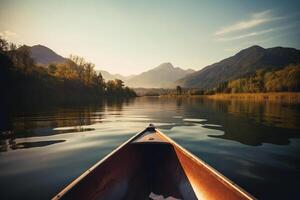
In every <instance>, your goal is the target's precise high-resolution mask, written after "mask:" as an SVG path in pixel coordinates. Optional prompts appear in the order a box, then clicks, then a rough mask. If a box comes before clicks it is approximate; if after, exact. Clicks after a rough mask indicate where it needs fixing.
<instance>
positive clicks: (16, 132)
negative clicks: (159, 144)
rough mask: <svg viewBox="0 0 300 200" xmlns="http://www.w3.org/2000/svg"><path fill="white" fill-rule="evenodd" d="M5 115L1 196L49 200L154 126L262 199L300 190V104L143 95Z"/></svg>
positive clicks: (284, 196)
mask: <svg viewBox="0 0 300 200" xmlns="http://www.w3.org/2000/svg"><path fill="white" fill-rule="evenodd" d="M0 119H1V127H0V128H1V130H2V131H1V140H0V199H2V200H6V199H13V200H14V199H39V200H40V199H50V198H51V197H53V196H54V195H55V194H56V193H57V192H59V191H60V190H61V189H62V188H63V187H64V186H66V185H67V184H68V183H70V182H71V181H72V180H73V179H75V178H76V177H77V176H79V175H80V174H81V173H83V172H84V171H85V170H87V169H88V168H89V167H90V166H92V165H93V164H95V163H96V162H97V161H99V160H100V159H101V158H103V157H104V156H105V155H107V154H108V153H110V152H111V151H112V150H113V149H114V148H116V147H117V146H119V145H120V144H121V143H123V142H124V141H126V140H127V139H129V138H130V137H131V136H133V135H134V134H135V133H137V132H139V131H141V130H142V129H144V128H145V127H146V126H147V125H148V124H149V123H154V124H155V125H156V126H157V127H158V128H159V129H160V130H161V131H162V132H164V133H165V134H167V135H168V136H169V137H171V138H172V139H174V140H175V141H176V142H178V143H179V144H180V145H182V146H183V147H184V148H186V149H187V150H189V151H190V152H192V153H193V154H195V155H197V156H198V157H200V158H201V159H202V160H204V161H205V162H207V163H208V164H210V165H211V166H212V167H214V168H215V169H217V170H218V171H219V172H221V173H222V174H224V175H225V176H226V177H228V178H229V179H231V180H232V181H234V182H235V183H237V184H238V185H239V186H241V187H242V188H244V189H245V190H246V191H248V192H249V193H250V194H252V195H253V196H255V197H257V198H259V199H297V198H298V197H299V195H300V190H299V180H300V156H299V155H300V139H299V136H300V105H290V104H284V103H275V102H249V101H237V100H230V101H225V100H208V99H205V98H177V99H176V98H159V97H140V98H136V99H131V100H127V101H117V102H102V103H99V104H98V105H91V106H64V107H49V108H44V109H41V108H39V109H31V110H22V109H19V110H14V111H5V112H2V113H1V118H0ZM120 167H121V166H120Z"/></svg>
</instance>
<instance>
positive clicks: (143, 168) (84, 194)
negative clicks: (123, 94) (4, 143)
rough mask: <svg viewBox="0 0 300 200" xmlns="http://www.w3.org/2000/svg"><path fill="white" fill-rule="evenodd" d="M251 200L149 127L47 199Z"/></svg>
mask: <svg viewBox="0 0 300 200" xmlns="http://www.w3.org/2000/svg"><path fill="white" fill-rule="evenodd" d="M151 192H153V193H155V194H159V195H163V196H164V197H165V198H166V197H174V198H177V199H191V200H194V199H225V200H226V199H230V200H231V199H232V200H235V199H254V198H253V197H252V196H251V195H249V194H248V193H247V192H245V191H244V190H243V189H241V188H239V187H238V186H236V185H235V184H233V183H232V182H231V181H229V180H228V179H227V178H225V177H224V176H222V175H221V174H220V173H218V172H217V171H216V170H214V169H213V168H212V167H210V166H208V165H207V164H206V163H204V162H203V161H202V160H200V159H199V158H197V157H196V156H194V155H192V154H191V153H190V152H188V151H186V150H185V149H184V148H182V147H181V146H179V145H178V144H177V143H175V142H174V141H173V140H171V139H170V138H168V137H167V136H166V135H164V134H163V133H161V132H160V131H159V130H157V129H155V128H153V127H150V128H148V129H146V130H144V131H142V132H141V133H139V134H137V135H135V136H134V137H132V138H131V139H129V140H128V141H127V142H125V143H124V144H123V145H121V146H120V147H119V148H117V149H116V150H115V151H113V152H112V153H111V154H110V155H108V156H107V157H105V158H104V159H103V160H101V161H100V162H98V163H97V164H96V165H94V166H93V167H92V168H91V169H89V170H88V171H86V172H85V173H84V174H83V175H81V176H80V177H79V178H77V179H76V180H74V181H73V182H72V183H71V184H70V185H68V186H67V187H66V188H65V189H64V190H62V192H60V193H59V194H58V195H56V196H55V197H54V198H53V199H54V200H58V199H75V200H76V199H95V200H96V199H105V200H106V199H107V200H115V199H148V197H149V195H150V193H151Z"/></svg>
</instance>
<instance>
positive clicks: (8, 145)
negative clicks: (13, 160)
mask: <svg viewBox="0 0 300 200" xmlns="http://www.w3.org/2000/svg"><path fill="white" fill-rule="evenodd" d="M65 141H66V140H50V141H36V142H16V141H15V140H12V139H8V140H1V141H0V142H1V145H0V151H10V150H16V149H27V148H35V147H44V146H48V145H52V144H56V143H61V142H65Z"/></svg>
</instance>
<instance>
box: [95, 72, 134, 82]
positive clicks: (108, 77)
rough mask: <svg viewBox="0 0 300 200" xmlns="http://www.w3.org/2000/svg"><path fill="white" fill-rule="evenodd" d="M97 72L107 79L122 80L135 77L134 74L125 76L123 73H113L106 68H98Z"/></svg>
mask: <svg viewBox="0 0 300 200" xmlns="http://www.w3.org/2000/svg"><path fill="white" fill-rule="evenodd" d="M97 72H98V73H99V72H100V73H101V75H102V77H103V78H104V79H105V80H114V79H120V80H122V81H126V80H128V79H130V78H132V77H134V75H130V76H123V75H121V74H111V73H109V72H108V71H104V70H97Z"/></svg>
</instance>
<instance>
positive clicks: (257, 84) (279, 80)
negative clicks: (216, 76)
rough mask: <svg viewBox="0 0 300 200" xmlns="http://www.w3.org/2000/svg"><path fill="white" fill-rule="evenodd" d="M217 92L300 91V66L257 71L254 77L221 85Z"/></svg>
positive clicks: (216, 89)
mask: <svg viewBox="0 0 300 200" xmlns="http://www.w3.org/2000/svg"><path fill="white" fill-rule="evenodd" d="M215 91H216V92H224V93H243V92H249V93H255V92H282V91H300V65H291V66H288V67H285V68H283V69H279V70H271V71H268V70H257V71H256V73H255V74H254V75H252V76H248V77H245V78H240V79H236V80H231V81H228V82H223V83H220V84H219V85H218V86H217V87H216V88H215Z"/></svg>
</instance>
